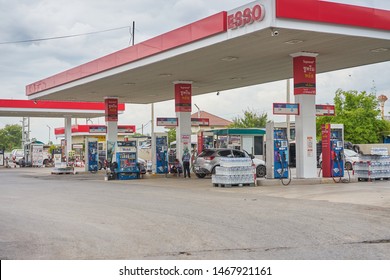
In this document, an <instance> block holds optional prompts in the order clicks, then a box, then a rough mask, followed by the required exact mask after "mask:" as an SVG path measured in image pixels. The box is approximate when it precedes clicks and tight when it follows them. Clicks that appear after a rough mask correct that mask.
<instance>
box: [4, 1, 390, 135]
mask: <svg viewBox="0 0 390 280" xmlns="http://www.w3.org/2000/svg"><path fill="white" fill-rule="evenodd" d="M249 2H250V1H248V0H231V1H206V0H197V1H193V0H166V1H155V0H116V1H111V0H84V1H79V0H56V1H43V0H36V1H30V0H18V1H8V0H0V7H1V9H0V18H1V28H0V38H1V39H0V41H1V42H6V41H18V40H26V39H34V38H45V37H55V36H64V35H72V34H81V33H88V32H95V31H99V30H106V29H110V28H116V27H122V26H130V25H131V24H132V21H135V22H136V32H135V41H136V43H139V42H141V41H145V40H147V39H149V38H152V37H154V36H157V35H159V34H162V33H165V32H168V31H170V30H173V29H176V28H178V27H181V26H183V25H186V24H189V23H191V22H194V21H197V20H200V19H202V18H204V17H207V16H210V15H212V14H215V13H217V12H220V11H223V10H226V11H228V10H231V9H234V8H236V7H239V6H241V5H244V4H247V3H249ZM339 2H340V1H339ZM341 2H342V1H341ZM383 2H388V1H364V2H363V1H359V3H361V4H362V5H363V4H364V3H366V4H367V5H373V6H374V7H375V5H378V4H381V3H382V4H383ZM382 4H381V5H382ZM379 8H380V7H379ZM129 42H130V33H129V29H120V30H117V31H112V32H105V33H99V34H94V35H88V36H79V37H73V38H68V39H61V40H49V41H41V42H34V43H23V44H3V45H0V52H1V56H0V82H1V85H2V89H1V91H0V98H14V99H26V96H25V86H26V85H27V84H30V83H32V82H35V81H38V80H40V79H42V78H45V77H48V76H51V75H53V74H56V73H58V72H62V71H64V70H66V69H69V68H71V67H74V66H77V65H80V64H82V63H85V62H88V61H90V60H92V59H95V58H98V57H101V56H104V55H107V54H109V53H112V52H114V51H117V50H120V49H122V48H125V47H127V46H128V45H129ZM389 76H390V62H387V63H380V64H375V65H369V66H364V67H358V68H352V69H345V70H340V71H335V72H331V73H327V74H320V75H318V76H317V90H318V94H317V102H318V103H332V102H333V97H334V93H335V91H336V90H337V89H338V88H342V89H344V90H350V89H356V90H358V91H362V90H366V91H370V89H371V88H373V85H375V88H376V90H377V93H378V95H379V94H385V95H387V96H389V97H390V92H389V90H390V81H389V79H388V77H389ZM172 98H173V93H172ZM285 99H286V82H285V81H279V82H273V83H269V84H264V85H257V86H252V87H246V88H240V89H234V90H229V91H223V92H221V93H220V95H219V96H217V95H216V93H209V94H207V95H203V96H196V97H193V102H194V103H196V104H197V105H198V106H199V107H200V108H201V110H205V111H208V112H210V113H212V114H215V115H218V116H221V117H223V118H226V119H230V120H231V119H233V118H234V117H237V116H240V115H241V116H242V115H243V111H244V110H246V109H254V110H256V111H258V112H260V113H262V112H265V113H267V114H268V117H269V118H274V119H275V120H280V119H283V118H284V117H277V116H273V115H272V103H273V102H284V101H285ZM293 100H294V99H293V97H292V98H291V102H293ZM387 103H388V104H386V109H385V110H386V112H389V111H390V102H387ZM150 107H151V106H150V105H131V104H130V105H127V107H126V108H127V112H126V113H125V114H124V115H121V116H120V117H119V122H120V123H121V124H136V125H137V128H138V129H139V132H140V129H141V127H142V124H144V125H146V124H147V123H148V122H149V121H150V119H151V110H150ZM194 111H196V108H195V107H194ZM174 115H175V113H174V103H173V101H172V100H170V101H166V102H159V103H156V104H155V117H157V116H174ZM19 120H20V119H18V118H16V119H15V118H0V128H2V127H3V126H4V125H5V124H14V123H19ZM78 121H79V123H80V122H85V121H84V120H78ZM94 122H95V123H104V120H103V119H102V118H100V119H96V120H94ZM45 123H46V124H47V125H49V126H51V127H53V128H54V127H56V126H63V120H48V119H32V120H31V131H32V137H36V138H38V139H40V140H43V141H47V139H48V130H49V129H48V128H47V127H46V126H45ZM146 129H149V130H146ZM145 131H146V132H149V131H150V125H147V126H146V128H145ZM51 137H52V139H53V131H52V136H51Z"/></svg>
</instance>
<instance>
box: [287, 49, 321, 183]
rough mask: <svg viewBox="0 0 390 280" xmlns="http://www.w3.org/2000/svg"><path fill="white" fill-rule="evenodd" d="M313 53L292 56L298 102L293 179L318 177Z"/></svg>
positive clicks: (296, 100)
mask: <svg viewBox="0 0 390 280" xmlns="http://www.w3.org/2000/svg"><path fill="white" fill-rule="evenodd" d="M317 55H318V54H316V53H306V52H301V53H296V54H292V55H291V56H292V57H293V64H294V96H295V103H299V106H300V107H299V115H298V116H296V117H295V135H296V176H297V178H303V179H306V178H307V179H308V178H315V177H317V146H316V109H315V107H316V56H317Z"/></svg>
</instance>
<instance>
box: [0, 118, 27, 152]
mask: <svg viewBox="0 0 390 280" xmlns="http://www.w3.org/2000/svg"><path fill="white" fill-rule="evenodd" d="M21 147H22V126H20V125H17V124H13V125H9V124H7V125H6V126H5V127H4V128H3V129H0V148H4V149H5V150H6V151H11V150H12V149H16V148H21Z"/></svg>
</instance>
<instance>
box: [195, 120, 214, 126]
mask: <svg viewBox="0 0 390 280" xmlns="http://www.w3.org/2000/svg"><path fill="white" fill-rule="evenodd" d="M191 125H192V126H209V125H210V119H208V118H191Z"/></svg>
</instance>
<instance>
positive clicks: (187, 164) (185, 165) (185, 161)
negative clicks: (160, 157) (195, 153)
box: [181, 149, 191, 178]
mask: <svg viewBox="0 0 390 280" xmlns="http://www.w3.org/2000/svg"><path fill="white" fill-rule="evenodd" d="M181 160H182V162H183V169H184V178H186V177H187V175H188V178H191V174H190V160H191V155H190V153H189V152H188V149H185V150H184V154H183V156H182V158H181Z"/></svg>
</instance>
